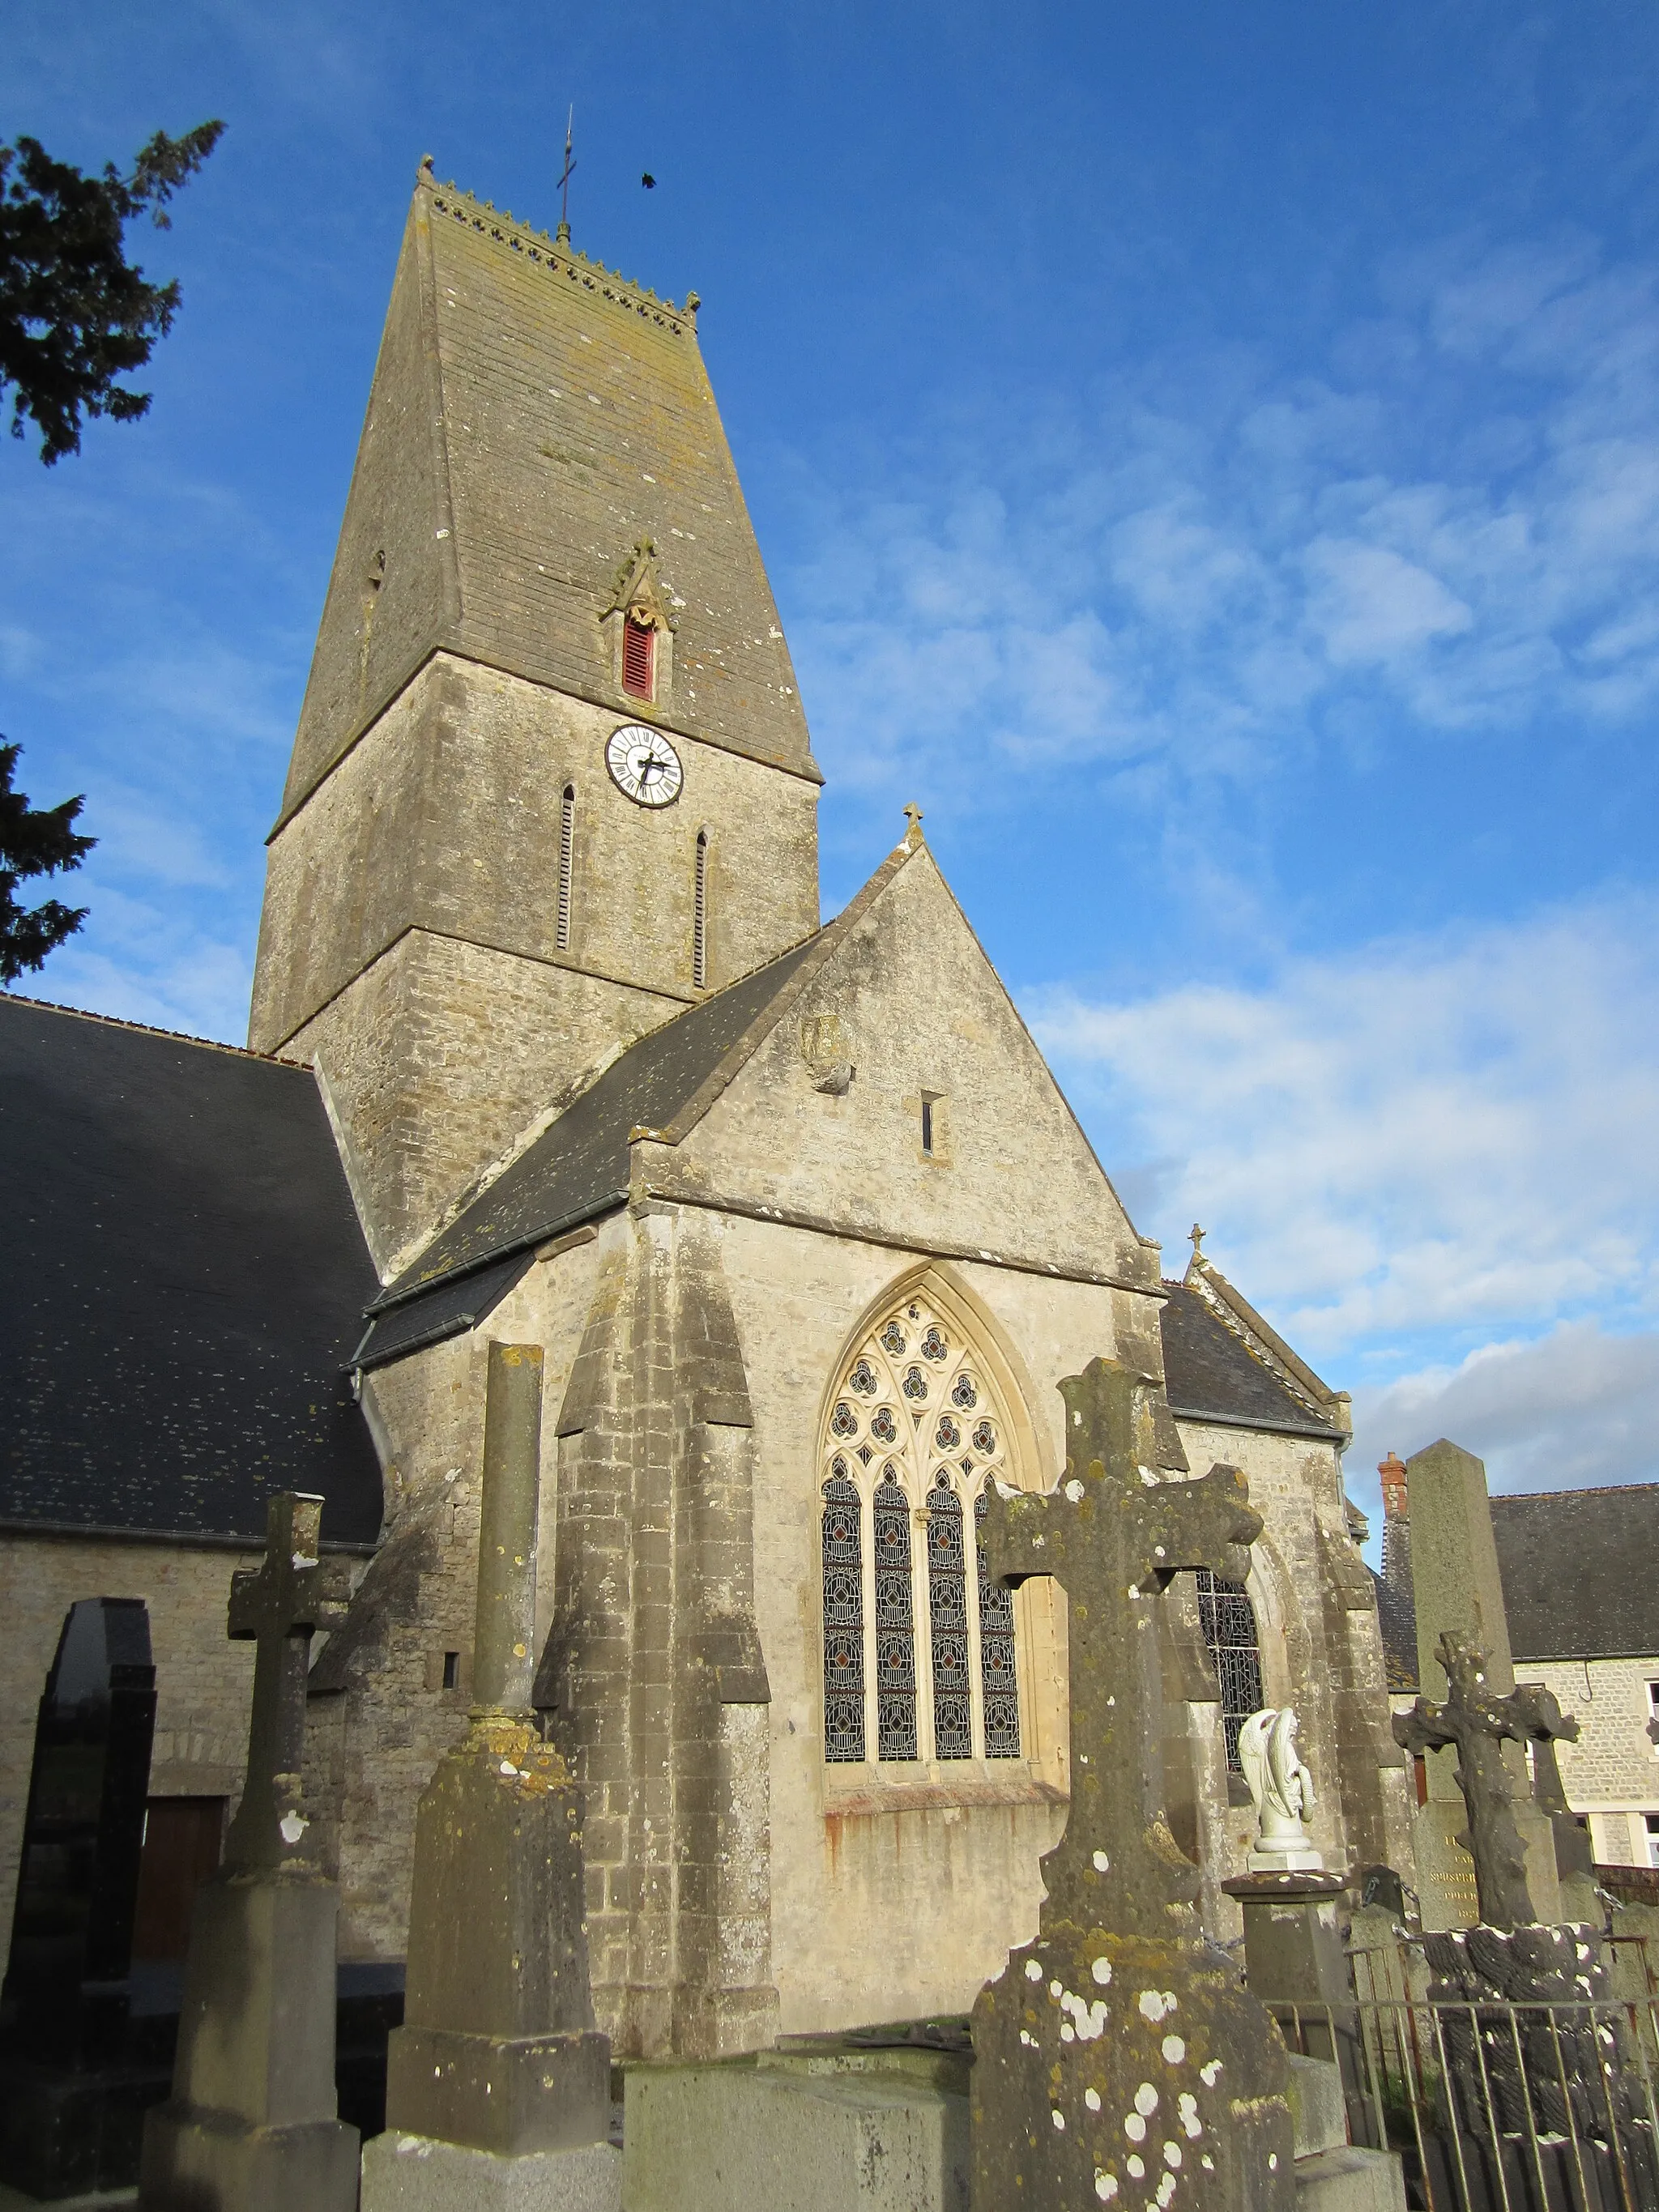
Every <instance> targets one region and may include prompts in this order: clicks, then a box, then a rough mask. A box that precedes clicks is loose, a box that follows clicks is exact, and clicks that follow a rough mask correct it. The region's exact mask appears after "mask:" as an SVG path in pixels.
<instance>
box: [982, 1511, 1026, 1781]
mask: <svg viewBox="0 0 1659 2212" xmlns="http://www.w3.org/2000/svg"><path fill="white" fill-rule="evenodd" d="M989 1502H990V1501H989V1499H988V1498H987V1496H986V1494H985V1492H983V1491H982V1490H981V1492H980V1494H979V1500H978V1503H977V1504H975V1507H974V1520H975V1534H977V1533H978V1531H977V1524H978V1523H979V1522H981V1521H982V1520H983V1519H984V1518H985V1509H986V1507H987V1504H989ZM974 1548H975V1554H976V1555H978V1556H979V1664H980V1674H981V1680H982V1684H983V1694H984V1698H985V1756H986V1757H987V1759H1018V1757H1019V1677H1018V1672H1017V1670H1016V1667H1015V1662H1014V1594H1013V1592H1012V1590H1011V1589H1004V1588H1003V1586H1002V1584H1001V1583H994V1582H993V1581H992V1580H991V1577H989V1575H987V1573H986V1571H985V1560H984V1558H983V1556H982V1555H981V1554H979V1547H978V1545H977V1544H975V1547H974Z"/></svg>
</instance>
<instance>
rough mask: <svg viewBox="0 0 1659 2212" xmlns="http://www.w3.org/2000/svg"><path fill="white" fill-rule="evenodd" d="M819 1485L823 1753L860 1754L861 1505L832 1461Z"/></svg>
mask: <svg viewBox="0 0 1659 2212" xmlns="http://www.w3.org/2000/svg"><path fill="white" fill-rule="evenodd" d="M833 1464H834V1468H835V1472H833V1473H832V1474H831V1475H830V1477H829V1481H828V1482H826V1483H825V1484H824V1486H823V1755H824V1757H825V1758H826V1759H862V1758H863V1756H864V1558H863V1549H864V1547H863V1546H862V1544H861V1543H860V1522H861V1521H862V1519H863V1508H862V1507H861V1505H860V1503H859V1494H858V1492H857V1491H856V1490H855V1489H854V1486H853V1485H852V1484H851V1483H850V1482H849V1481H848V1479H847V1462H845V1461H844V1460H842V1459H836V1461H835V1462H834V1463H833Z"/></svg>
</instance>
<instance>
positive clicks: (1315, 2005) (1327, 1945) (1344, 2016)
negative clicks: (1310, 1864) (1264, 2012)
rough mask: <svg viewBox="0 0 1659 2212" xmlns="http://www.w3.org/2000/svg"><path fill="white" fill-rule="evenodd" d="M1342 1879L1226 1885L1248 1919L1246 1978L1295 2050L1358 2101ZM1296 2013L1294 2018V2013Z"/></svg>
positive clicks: (1296, 1877) (1265, 1879)
mask: <svg viewBox="0 0 1659 2212" xmlns="http://www.w3.org/2000/svg"><path fill="white" fill-rule="evenodd" d="M1346 1887H1347V1884H1346V1881H1345V1880H1344V1878H1343V1876H1342V1875H1337V1874H1324V1873H1320V1874H1304V1873H1297V1874H1257V1875H1244V1876H1243V1878H1242V1879H1240V1880H1238V1881H1227V1882H1223V1884H1222V1888H1223V1889H1224V1890H1225V1892H1226V1893H1227V1895H1228V1896H1229V1897H1231V1898H1236V1899H1237V1901H1238V1903H1239V1905H1240V1906H1241V1907H1242V1908H1243V1915H1244V1978H1245V1980H1246V1981H1247V1982H1248V1984H1249V1989H1250V1993H1251V1995H1252V1996H1256V1997H1259V1998H1260V1999H1261V2002H1262V2003H1263V2004H1265V2005H1266V2006H1267V2008H1268V2009H1269V2010H1270V2011H1272V2012H1273V2013H1274V2014H1275V2015H1277V2016H1278V2018H1279V2021H1280V2022H1281V2024H1282V2025H1283V2026H1284V2027H1285V2030H1286V2032H1287V2033H1288V2034H1289V2035H1290V2036H1291V2042H1292V2044H1293V2045H1294V2046H1295V2047H1297V2048H1299V2049H1300V2050H1301V2051H1303V2052H1304V2054H1305V2055H1306V2056H1307V2057H1311V2058H1319V2059H1324V2060H1327V2061H1328V2062H1330V2063H1333V2064H1334V2066H1335V2067H1337V2068H1339V2069H1340V2072H1341V2078H1342V2081H1343V2085H1344V2087H1345V2088H1346V2089H1347V2090H1348V2091H1349V2092H1350V2093H1356V2092H1357V2091H1358V2088H1359V2087H1360V2081H1361V2072H1362V2069H1361V2060H1360V2053H1359V2048H1358V2015H1357V2014H1356V2013H1355V2011H1354V2007H1353V1991H1352V1986H1351V1984H1350V1982H1349V1978H1348V1962H1347V1959H1346V1955H1345V1952H1344V1946H1343V1935H1342V1915H1341V1910H1340V1907H1341V1903H1342V1899H1343V1895H1344V1893H1345V1891H1346ZM1292 2007H1293V2008H1295V2009H1294V2012H1292V2011H1291V2008H1292Z"/></svg>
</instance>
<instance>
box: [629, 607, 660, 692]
mask: <svg viewBox="0 0 1659 2212" xmlns="http://www.w3.org/2000/svg"><path fill="white" fill-rule="evenodd" d="M656 670H657V633H656V631H655V630H653V629H647V626H646V625H645V623H636V622H635V619H634V617H633V616H632V615H629V616H628V617H626V619H625V620H624V622H623V690H624V691H626V692H628V693H629V696H631V697H633V698H635V699H649V698H650V697H651V696H653V692H654V690H655V684H656Z"/></svg>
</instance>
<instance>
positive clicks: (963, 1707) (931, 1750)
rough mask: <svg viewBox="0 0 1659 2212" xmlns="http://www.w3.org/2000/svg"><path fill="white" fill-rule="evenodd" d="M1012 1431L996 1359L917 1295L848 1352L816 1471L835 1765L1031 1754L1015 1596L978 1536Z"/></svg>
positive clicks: (827, 1746)
mask: <svg viewBox="0 0 1659 2212" xmlns="http://www.w3.org/2000/svg"><path fill="white" fill-rule="evenodd" d="M907 1415H908V1419H906V1418H905V1416H907ZM1011 1434H1012V1431H1011V1429H1010V1425H1009V1422H1008V1420H1007V1418H1006V1413H1005V1411H1004V1407H1003V1405H1002V1402H1001V1397H1000V1391H999V1389H998V1386H997V1384H996V1383H995V1382H994V1379H993V1376H992V1375H991V1374H990V1373H989V1372H987V1362H986V1361H985V1360H984V1358H982V1357H981V1356H980V1354H979V1352H978V1351H977V1349H976V1347H975V1345H974V1344H973V1343H972V1342H971V1341H969V1340H968V1338H967V1334H966V1332H965V1331H964V1330H963V1328H962V1327H961V1326H960V1324H959V1323H958V1322H957V1320H956V1319H955V1318H954V1317H953V1316H951V1314H950V1313H949V1312H948V1311H947V1312H941V1311H939V1310H936V1309H934V1308H933V1307H932V1306H931V1305H930V1304H928V1303H927V1301H926V1300H925V1299H923V1298H921V1297H918V1296H917V1295H916V1294H915V1293H911V1294H910V1295H908V1297H906V1298H905V1299H904V1300H903V1301H902V1302H900V1303H898V1304H896V1305H895V1307H894V1309H893V1310H892V1311H891V1312H890V1313H888V1314H885V1315H879V1316H878V1319H877V1322H876V1324H875V1326H874V1327H873V1328H872V1329H871V1330H870V1331H869V1333H868V1334H866V1335H865V1336H864V1337H863V1338H862V1340H860V1341H859V1342H857V1343H855V1344H854V1345H853V1346H850V1347H849V1349H848V1353H847V1355H846V1358H845V1359H844V1361H843V1364H842V1368H841V1370H840V1373H839V1375H838V1376H837V1378H836V1391H835V1394H834V1395H833V1397H832V1398H831V1400H830V1407H829V1416H828V1419H827V1421H826V1423H825V1436H824V1445H823V1460H822V1461H821V1462H820V1464H821V1466H822V1467H823V1471H824V1473H823V1478H821V1480H822V1482H823V1501H824V1505H823V1522H822V1542H823V1654H824V1757H825V1758H826V1759H828V1760H829V1761H831V1762H832V1763H835V1762H857V1761H862V1760H864V1759H868V1758H870V1757H872V1755H873V1757H874V1758H876V1759H878V1760H889V1761H912V1760H918V1759H920V1760H930V1759H935V1760H939V1761H946V1760H950V1761H957V1760H964V1759H1018V1758H1020V1757H1021V1756H1022V1755H1023V1753H1022V1731H1021V1724H1020V1680H1019V1666H1018V1659H1017V1656H1016V1644H1017V1638H1016V1629H1015V1614H1014V1600H1013V1595H1012V1592H1011V1591H1008V1590H1006V1589H1002V1588H1001V1587H1000V1585H995V1586H994V1585H993V1584H992V1583H990V1581H989V1579H988V1577H987V1576H986V1574H985V1572H984V1570H983V1566H982V1565H981V1560H980V1556H979V1542H978V1531H979V1525H980V1521H981V1517H982V1515H983V1512H984V1505H985V1492H986V1486H987V1483H988V1482H989V1481H990V1480H992V1479H993V1478H994V1476H996V1475H998V1474H1000V1475H1001V1476H1002V1477H1003V1479H1004V1480H1011V1479H1013V1477H1014V1474H1015V1470H1014V1468H1013V1466H1012V1460H1011V1448H1010V1437H1011ZM854 1586H856V1588H855V1587H854ZM919 1627H920V1628H921V1633H919Z"/></svg>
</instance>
